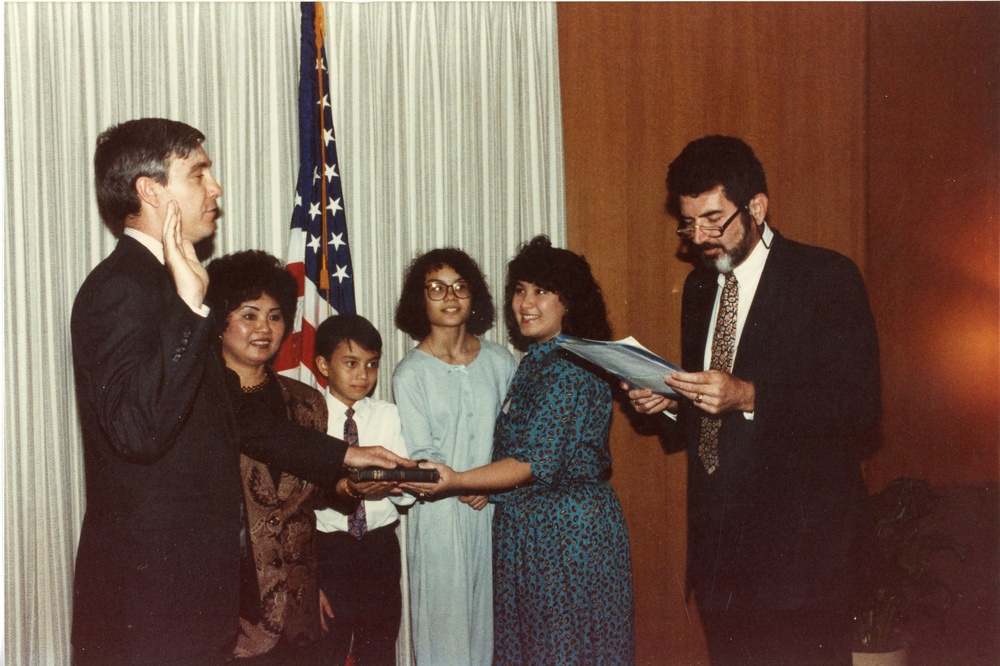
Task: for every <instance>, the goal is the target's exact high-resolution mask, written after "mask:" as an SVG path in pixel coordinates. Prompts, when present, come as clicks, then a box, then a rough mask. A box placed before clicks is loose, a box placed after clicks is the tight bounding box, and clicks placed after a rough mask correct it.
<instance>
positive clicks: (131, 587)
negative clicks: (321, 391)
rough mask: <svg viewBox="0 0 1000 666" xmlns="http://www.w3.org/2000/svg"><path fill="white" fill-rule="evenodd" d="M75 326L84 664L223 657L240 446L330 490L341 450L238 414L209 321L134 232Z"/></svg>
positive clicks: (235, 571) (314, 436)
mask: <svg viewBox="0 0 1000 666" xmlns="http://www.w3.org/2000/svg"><path fill="white" fill-rule="evenodd" d="M219 314H220V316H224V313H219ZM71 328H72V338H73V367H74V371H75V375H76V391H77V399H78V403H79V413H80V421H81V425H82V429H83V442H84V464H85V469H86V490H87V511H86V515H85V517H84V522H83V528H82V532H81V535H80V544H79V549H78V551H77V561H76V573H75V580H74V608H73V638H72V640H73V647H74V660H75V661H76V662H77V663H101V664H139V663H157V664H173V663H176V664H198V663H214V662H216V661H219V660H221V658H222V657H223V655H224V651H225V650H226V649H227V647H229V646H230V644H231V642H232V640H233V639H234V638H235V636H236V631H237V626H238V617H239V574H240V566H239V557H240V527H241V505H242V504H241V503H242V492H243V491H242V486H241V482H240V459H239V456H240V451H241V447H242V450H243V452H244V453H246V454H247V455H250V456H251V457H254V458H256V459H259V460H262V461H264V462H270V463H274V464H276V465H278V466H279V467H281V468H283V469H285V470H287V471H289V472H291V473H293V474H295V475H296V476H301V477H303V478H307V479H309V480H311V481H314V482H317V483H321V484H328V483H331V482H333V481H335V479H336V478H337V475H338V474H339V473H340V469H341V466H342V463H343V458H344V451H345V450H346V445H345V444H344V443H343V442H341V441H339V440H334V439H332V438H328V437H326V436H325V435H322V434H320V433H317V432H316V431H315V430H311V429H308V428H303V427H301V426H298V425H296V424H292V423H291V422H290V421H287V420H285V419H273V418H269V417H268V416H267V415H264V414H255V413H244V412H245V411H246V410H240V409H239V407H240V396H241V392H240V388H239V381H238V378H237V377H236V375H235V373H233V372H232V371H230V370H227V369H226V368H225V367H224V366H223V365H222V363H221V361H220V359H219V356H218V354H217V351H216V348H215V345H214V337H215V336H214V324H213V319H212V315H209V316H208V317H202V316H200V315H198V314H196V313H194V312H192V311H191V309H190V308H189V307H188V306H187V305H186V304H185V303H184V301H182V300H181V298H180V297H179V296H178V295H177V291H176V288H175V286H174V283H173V280H172V278H171V276H170V274H169V272H168V270H167V268H166V267H165V266H163V265H162V264H161V263H160V262H159V261H158V260H157V258H156V257H155V256H154V255H153V254H152V253H151V252H150V251H149V250H148V249H146V248H145V247H143V246H142V244H140V243H139V242H138V241H136V240H134V239H132V238H130V237H127V236H125V237H123V238H122V239H121V240H120V241H119V243H118V245H117V247H116V248H115V250H114V252H112V254H111V255H110V256H109V257H108V258H107V259H105V260H104V261H103V262H101V263H100V264H99V265H98V266H97V267H96V268H95V269H94V270H93V271H92V272H91V273H90V275H89V276H88V278H87V280H86V281H85V282H84V284H83V286H82V287H81V288H80V292H79V293H78V295H77V298H76V301H75V303H74V306H73V315H72V324H71Z"/></svg>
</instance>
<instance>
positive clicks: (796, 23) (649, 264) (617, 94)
mask: <svg viewBox="0 0 1000 666" xmlns="http://www.w3.org/2000/svg"><path fill="white" fill-rule="evenodd" d="M984 4H985V3H984ZM974 7H975V5H958V4H950V3H949V5H944V6H936V5H913V4H908V5H906V6H905V7H899V6H896V5H892V4H883V5H879V4H875V5H871V6H869V5H867V4H861V3H829V4H827V3H821V4H802V3H733V4H729V3H726V4H716V3H676V4H674V3H560V4H559V6H558V22H559V51H560V70H561V73H560V82H561V86H562V91H561V92H562V103H563V131H564V144H565V160H566V162H565V166H566V198H567V202H566V204H567V205H566V208H567V217H568V224H569V235H568V238H569V246H570V247H571V248H572V249H574V250H575V251H577V252H582V253H584V254H585V255H586V256H587V258H588V259H589V260H590V262H591V265H592V266H593V268H594V271H595V274H596V275H597V277H598V279H599V280H600V282H601V284H602V286H603V288H604V292H605V296H606V299H607V301H608V306H609V310H610V314H611V319H612V325H613V326H614V329H615V334H616V337H624V336H626V335H633V336H635V337H636V338H638V339H639V340H640V341H641V342H643V343H644V344H645V345H646V346H648V347H650V348H651V349H653V350H655V351H657V352H660V353H661V354H663V355H664V356H666V357H667V358H671V359H677V358H678V357H679V355H680V340H679V331H680V298H681V289H682V286H683V282H684V278H685V276H686V275H687V273H688V271H689V270H690V266H689V265H688V264H686V263H683V262H682V261H681V260H680V259H678V258H677V257H676V256H675V253H676V251H677V249H678V242H677V240H676V237H675V235H674V234H673V230H674V229H675V228H676V223H675V222H674V221H673V220H672V219H670V218H669V217H668V216H667V215H666V213H665V212H664V201H665V198H666V188H665V184H664V179H665V176H666V170H667V166H668V164H669V163H670V161H671V160H672V159H673V158H674V157H675V156H676V155H677V153H678V152H679V151H680V150H681V148H683V147H684V145H685V144H687V143H688V142H689V141H691V140H692V139H695V138H697V137H699V136H703V135H705V134H732V135H736V136H740V137H742V138H743V139H744V140H746V141H747V142H748V143H749V144H750V145H751V146H753V148H754V150H755V151H756V153H757V155H758V157H759V158H760V159H761V161H762V162H763V164H764V167H765V169H766V170H767V175H768V185H769V189H770V200H771V208H770V215H769V217H770V220H771V222H772V223H773V224H774V225H775V226H776V227H777V228H778V229H780V230H781V231H782V232H783V233H785V234H786V235H787V236H789V237H791V238H793V239H795V240H799V241H803V242H806V243H811V244H816V245H821V246H824V247H828V248H832V249H835V250H837V251H839V252H842V253H844V254H846V255H848V256H849V257H851V258H852V259H854V260H855V262H857V263H858V265H859V266H860V268H861V270H862V272H864V273H865V274H866V277H867V279H868V281H869V291H870V292H872V302H873V310H874V311H875V315H876V320H877V324H878V326H879V331H880V335H881V336H882V340H883V378H884V379H883V381H884V382H885V384H886V390H885V402H886V411H887V418H886V426H885V430H886V432H885V435H884V439H885V441H886V446H885V450H884V452H883V453H881V454H880V455H879V456H878V457H877V458H876V459H875V461H874V462H873V463H871V466H872V470H873V471H871V472H870V474H871V475H873V477H874V479H873V483H872V485H873V486H878V487H880V486H881V484H882V483H884V481H887V480H889V479H891V478H892V477H893V476H895V475H898V474H902V473H912V474H914V475H923V476H929V477H930V478H932V480H936V481H937V480H962V479H978V478H980V477H982V478H992V479H996V478H997V470H996V463H997V446H998V444H997V439H998V436H1000V433H998V428H997V412H998V409H997V402H996V401H997V395H998V394H1000V388H998V378H997V372H998V371H1000V363H998V361H997V352H996V345H997V332H996V331H997V328H996V325H997V320H998V317H997V310H996V308H997V300H998V289H997V278H998V257H997V217H996V213H997V129H996V122H997V119H998V117H997V112H998V111H997V86H998V83H1000V82H998V80H997V76H996V72H997V31H996V26H997V25H998V22H997V13H996V8H997V5H995V4H993V5H987V7H988V8H987V9H985V10H978V9H973V8H974ZM980 7H982V5H980ZM969 52H971V55H970V53H969ZM942 54H943V55H942ZM936 58H941V59H940V60H936ZM970 59H971V61H970ZM869 68H871V72H872V73H871V74H869ZM924 68H927V71H930V73H931V76H930V80H928V79H927V77H925V76H924V75H923V72H924V71H925V69H924ZM949 75H950V76H952V77H953V78H952V79H949V78H948V77H949ZM869 76H871V79H872V80H871V82H869ZM983 81H992V86H993V87H992V89H991V90H988V89H987V88H986V87H985V86H984V84H983ZM928 83H930V84H932V85H931V87H930V89H928ZM870 84H871V90H870V89H869V86H870ZM928 92H930V93H932V95H931V98H927V96H926V95H927V93H928ZM870 100H871V101H870ZM969 114H971V115H972V116H974V118H973V119H972V120H968V121H958V122H956V121H955V120H954V118H955V117H957V116H963V117H964V116H965V115H969ZM870 116H871V117H870ZM970 149H972V154H971V155H970V153H969V150H970ZM967 155H968V156H970V158H971V159H968V160H966V159H963V156H967ZM950 171H955V175H949V172H950ZM869 188H870V189H871V196H870V197H869ZM924 193H927V194H929V195H930V196H921V195H922V194H924ZM869 199H870V201H869ZM897 250H898V251H897ZM943 266H944V268H943ZM901 286H909V287H910V288H911V289H912V288H914V287H916V289H915V290H913V291H911V292H909V295H908V296H905V297H904V296H897V295H887V294H894V293H896V292H895V290H896V289H897V288H898V287H901ZM956 290H957V291H959V292H961V294H962V295H961V296H956V295H955V292H956ZM925 299H926V300H925ZM987 301H989V302H991V303H992V309H990V307H988V303H987ZM943 305H947V307H944V308H939V306H943ZM912 306H917V307H916V310H917V311H918V312H920V315H918V316H917V322H918V323H921V324H923V326H914V319H913V316H914V315H908V314H905V312H906V309H907V308H910V307H912ZM983 307H985V310H986V311H987V312H986V314H985V315H983V314H982V310H977V308H983ZM970 324H971V325H970ZM949 336H951V337H950V339H951V340H956V341H957V342H958V343H959V345H960V346H961V347H962V348H963V349H967V350H970V351H968V353H967V352H965V351H962V352H959V351H956V350H955V348H954V347H953V346H952V345H950V344H949ZM955 336H957V337H955ZM973 349H975V350H978V351H977V352H976V353H977V354H980V355H979V356H978V358H982V359H984V360H985V363H984V365H983V367H977V366H975V363H974V362H973V359H974V358H977V356H974V355H973V352H972V351H971V350H973ZM980 352H981V353H980ZM929 359H930V360H931V364H930V365H931V366H932V367H934V368H935V369H938V370H940V373H939V374H935V375H934V376H933V377H932V378H931V379H932V380H933V381H932V382H931V383H930V384H928V383H927V382H925V381H924V378H925V373H926V372H927V370H928V361H929ZM963 373H965V374H966V379H967V381H965V382H963V381H961V379H960V377H959V376H958V375H961V374H963ZM977 389H978V390H981V391H982V393H983V395H984V396H985V397H980V398H979V399H973V398H972V395H973V394H974V393H975V392H976V390H977ZM961 400H972V401H973V402H974V403H975V406H974V408H970V407H969V406H968V405H966V406H962V405H961V404H960V401H961ZM977 400H978V401H977ZM915 414H919V417H920V418H915ZM965 419H969V421H968V422H966V421H965ZM966 423H971V424H972V432H971V433H969V434H974V435H975V436H976V437H981V438H982V439H985V442H982V440H980V443H976V442H970V441H968V440H969V439H970V438H969V437H968V436H966V437H965V439H963V438H962V436H961V434H960V433H961V432H962V431H963V430H964V429H965V426H966ZM928 435H930V436H928ZM959 440H962V441H961V442H959ZM612 450H613V454H614V461H615V470H614V478H613V482H614V484H615V487H616V489H617V490H618V492H619V494H620V496H621V499H622V503H623V505H624V507H625V512H626V516H627V519H628V525H629V531H630V536H631V540H632V561H633V571H634V575H635V590H636V626H637V641H638V645H637V647H638V653H637V657H638V663H640V664H664V663H667V664H704V663H707V658H706V655H705V651H704V644H703V638H702V635H701V628H700V625H699V623H698V620H697V615H696V613H695V611H694V609H693V608H692V607H690V606H689V605H687V604H685V600H684V593H683V587H684V558H685V548H686V539H685V529H686V523H685V512H686V506H685V486H686V481H685V461H684V454H683V453H669V452H665V451H663V450H662V449H661V447H660V445H659V442H658V441H657V440H656V439H655V438H653V437H649V436H642V435H639V434H637V432H636V431H635V430H634V429H633V428H632V427H631V425H630V423H629V422H628V420H627V419H626V418H625V417H624V416H623V414H622V412H621V410H620V409H617V408H616V412H615V420H614V424H613V427H612ZM954 452H957V453H958V458H957V459H955V460H954V462H951V463H948V464H947V465H945V466H944V469H942V467H941V463H943V462H944V461H945V460H951V456H952V455H953V453H954ZM973 466H974V467H976V468H977V469H978V470H979V471H976V472H972V471H969V469H970V468H971V467H973ZM963 470H965V471H964V472H963ZM876 489H877V488H876Z"/></svg>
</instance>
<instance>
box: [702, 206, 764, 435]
mask: <svg viewBox="0 0 1000 666" xmlns="http://www.w3.org/2000/svg"><path fill="white" fill-rule="evenodd" d="M761 238H762V239H763V242H758V243H757V245H756V246H755V247H754V249H753V250H751V251H750V255H749V256H747V258H746V259H745V260H744V261H743V263H741V264H740V265H739V266H737V267H735V268H734V269H733V274H734V275H735V276H736V282H737V283H738V286H739V302H738V305H737V308H736V340H735V342H734V344H735V347H736V348H735V349H733V364H734V365H735V364H736V354H737V353H738V352H739V349H740V336H742V335H743V325H744V324H746V323H747V314H748V313H749V312H750V306H751V305H753V297H754V295H755V294H756V293H757V285H758V284H760V276H761V274H762V273H763V272H764V263H765V262H766V261H767V255H768V253H769V252H770V251H771V249H770V248H771V240H772V239H773V238H774V232H773V231H771V227H769V226H767V223H766V222H765V223H764V230H763V232H761ZM725 283H726V276H725V274H724V273H719V289H718V291H717V292H716V294H715V305H714V306H713V307H712V318H711V319H710V320H709V324H708V340H707V341H706V344H705V366H704V367H705V369H706V370H707V369H709V368H710V367H711V365H712V339H713V338H714V337H715V320H716V319H717V318H718V316H719V302H720V301H721V300H722V286H723V285H724V284H725ZM731 371H732V366H730V367H729V368H728V369H727V372H731ZM743 415H744V416H745V417H746V418H748V419H753V412H743Z"/></svg>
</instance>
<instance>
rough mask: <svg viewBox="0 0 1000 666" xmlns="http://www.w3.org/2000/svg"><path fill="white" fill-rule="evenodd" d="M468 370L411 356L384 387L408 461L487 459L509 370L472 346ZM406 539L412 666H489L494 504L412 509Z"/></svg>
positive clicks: (468, 463) (500, 358)
mask: <svg viewBox="0 0 1000 666" xmlns="http://www.w3.org/2000/svg"><path fill="white" fill-rule="evenodd" d="M480 343H481V349H480V351H479V355H478V356H477V357H476V360H474V361H473V362H472V363H470V364H469V365H467V366H460V365H449V364H448V363H445V362H444V361H441V360H439V359H437V358H435V357H434V356H432V355H430V354H427V353H426V352H423V351H421V350H418V349H412V350H410V352H409V353H408V354H407V355H406V356H405V357H404V358H403V360H402V361H400V363H399V365H398V366H396V371H395V373H393V377H392V390H393V394H394V396H395V400H396V405H397V406H398V408H399V417H400V420H401V422H402V424H403V437H404V438H405V439H406V444H407V449H408V450H409V457H410V458H412V459H413V460H420V459H424V460H431V461H434V462H440V463H444V464H446V465H448V466H449V467H451V468H452V469H454V470H457V471H460V472H462V471H465V470H469V469H473V468H475V467H480V466H482V465H486V464H487V463H489V462H490V455H491V453H492V450H493V426H494V424H495V422H496V417H497V414H498V413H499V411H500V404H501V401H502V400H503V397H504V395H505V394H506V392H507V386H508V384H509V383H510V380H511V377H512V376H513V374H514V370H515V369H516V366H517V363H516V362H515V361H514V357H513V356H511V354H510V352H509V351H507V349H506V348H505V347H501V346H500V345H497V344H494V343H492V342H489V341H487V340H482V339H480ZM408 516H409V517H408V521H407V522H408V524H407V533H406V548H407V559H408V561H409V575H410V618H411V621H412V625H413V652H414V657H415V659H416V663H417V666H480V665H483V666H489V664H491V663H492V660H493V564H492V561H491V553H492V538H491V523H492V517H493V507H492V506H487V507H486V508H485V509H483V510H482V511H476V510H474V509H473V508H472V507H470V506H468V505H466V504H462V503H461V502H459V501H458V498H456V497H448V498H445V499H441V500H437V501H434V502H425V503H423V502H417V503H416V504H414V505H413V506H411V507H410V510H409V513H408Z"/></svg>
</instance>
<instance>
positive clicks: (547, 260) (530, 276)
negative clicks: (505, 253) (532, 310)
mask: <svg viewBox="0 0 1000 666" xmlns="http://www.w3.org/2000/svg"><path fill="white" fill-rule="evenodd" d="M518 282H530V283H531V284H533V285H536V286H538V287H541V288H543V289H548V290H549V291H552V292H554V293H556V294H558V295H559V301H560V302H561V303H562V304H563V306H564V307H565V308H566V315H565V316H564V317H563V325H562V332H563V333H566V334H568V335H575V336H577V337H580V338H589V339H591V340H610V339H611V325H610V324H609V323H608V309H607V307H606V306H605V305H604V296H603V295H602V293H601V286H600V285H599V284H597V280H595V279H594V274H593V273H592V272H591V271H590V264H588V263H587V260H586V259H585V258H583V256H582V255H579V254H575V253H573V252H570V251H569V250H564V249H562V248H557V247H552V242H551V241H550V240H549V239H548V237H547V236H535V237H534V238H532V239H531V240H530V241H528V242H527V243H525V244H523V245H521V248H520V250H519V251H518V253H517V256H516V257H514V258H513V259H511V260H510V263H508V264H507V284H506V286H505V287H504V308H503V311H504V321H505V322H506V324H507V334H508V335H509V336H510V341H511V344H513V345H514V347H515V348H517V349H519V350H520V351H525V350H526V349H527V348H528V345H530V344H531V342H532V341H531V339H529V338H526V337H525V336H523V335H521V329H520V327H519V326H518V325H517V319H516V318H515V317H514V309H513V307H512V305H511V304H512V302H513V300H514V289H515V288H516V287H517V283H518Z"/></svg>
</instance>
